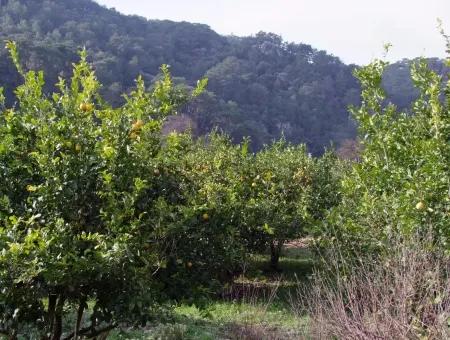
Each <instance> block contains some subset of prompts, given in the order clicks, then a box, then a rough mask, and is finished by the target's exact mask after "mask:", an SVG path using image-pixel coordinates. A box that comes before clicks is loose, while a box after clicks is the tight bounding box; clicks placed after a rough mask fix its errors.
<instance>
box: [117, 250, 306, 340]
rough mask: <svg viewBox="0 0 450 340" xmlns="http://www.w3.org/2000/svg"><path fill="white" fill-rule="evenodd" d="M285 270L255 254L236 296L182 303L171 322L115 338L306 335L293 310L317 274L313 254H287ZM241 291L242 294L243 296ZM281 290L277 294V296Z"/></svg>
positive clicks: (282, 264) (123, 332)
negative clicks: (295, 298)
mask: <svg viewBox="0 0 450 340" xmlns="http://www.w3.org/2000/svg"><path fill="white" fill-rule="evenodd" d="M283 255H284V256H283V257H281V258H280V271H279V272H273V271H271V270H270V267H269V264H268V256H265V255H254V256H253V257H252V258H251V261H250V265H249V267H248V269H247V270H246V272H245V274H244V275H242V276H240V277H239V278H237V279H236V282H235V285H234V286H235V287H234V288H233V289H235V290H237V291H238V293H237V294H236V296H234V297H233V296H232V297H229V298H228V299H223V300H220V299H219V300H212V301H210V302H209V303H207V304H206V305H205V304H204V303H202V304H199V306H197V305H195V304H191V305H188V304H179V305H177V306H174V308H173V309H172V310H171V317H170V321H167V320H161V321H159V322H155V323H154V324H152V325H149V326H147V327H146V328H143V329H139V330H135V329H126V328H125V329H121V330H116V331H115V332H114V333H112V334H111V336H110V338H111V339H114V340H115V339H167V340H171V339H174V340H175V339H200V340H209V339H289V338H300V337H302V336H303V335H304V334H305V329H306V327H307V317H303V318H301V317H298V316H297V315H295V313H294V312H293V310H292V308H291V306H290V303H289V302H290V297H292V296H295V290H296V288H297V286H298V284H301V283H302V282H303V281H304V280H307V278H308V276H309V275H310V274H311V272H312V267H313V264H314V262H313V260H312V255H311V253H310V252H309V251H308V250H307V249H304V248H294V249H292V248H291V249H286V250H285V252H284V254H283ZM239 290H242V291H239ZM275 291H276V294H274V292H275Z"/></svg>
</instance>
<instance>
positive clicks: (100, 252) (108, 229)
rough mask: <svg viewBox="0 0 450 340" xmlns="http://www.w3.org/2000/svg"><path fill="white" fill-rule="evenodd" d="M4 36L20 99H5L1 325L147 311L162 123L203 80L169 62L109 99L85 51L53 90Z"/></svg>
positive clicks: (59, 326) (156, 257)
mask: <svg viewBox="0 0 450 340" xmlns="http://www.w3.org/2000/svg"><path fill="white" fill-rule="evenodd" d="M7 47H8V48H9V50H10V53H11V57H12V60H13V62H14V64H15V65H16V68H17V69H18V71H19V73H20V75H21V76H22V77H23V84H22V85H20V86H19V87H18V88H17V89H16V91H15V94H16V98H17V104H16V105H15V106H13V107H10V108H7V107H5V106H4V105H3V104H0V105H1V110H2V113H1V114H0V249H1V252H0V286H1V290H0V332H1V333H3V334H6V335H8V336H9V337H10V338H16V337H18V336H19V332H20V331H21V332H22V334H23V332H25V333H30V334H31V330H28V331H24V330H26V329H27V328H26V327H32V328H33V332H37V333H38V334H39V337H41V338H43V339H60V338H61V337H62V335H63V333H64V334H65V336H66V337H74V338H76V337H77V336H79V337H80V336H83V337H95V336H97V335H99V334H101V333H102V332H106V331H108V330H109V329H111V328H113V327H115V326H116V325H117V323H118V322H120V321H132V320H140V321H143V320H145V317H146V308H145V307H146V306H148V304H149V303H151V301H152V300H153V299H154V297H155V294H157V293H155V292H157V289H155V285H156V284H155V283H154V280H153V279H152V277H153V276H152V275H153V273H154V272H155V271H156V270H157V269H158V268H159V267H160V265H161V263H162V262H163V259H162V258H161V257H162V256H163V255H162V254H161V253H160V252H159V251H158V247H157V246H155V245H154V241H155V239H156V238H155V230H156V226H157V220H158V219H157V218H156V217H155V216H153V215H152V214H150V213H149V212H151V211H152V207H153V206H154V205H155V204H156V203H155V202H156V200H157V199H156V198H157V196H158V194H157V193H155V190H156V189H155V188H157V186H156V185H155V182H156V181H157V180H158V178H157V177H158V176H157V174H156V173H155V172H154V169H155V168H154V164H155V162H156V159H157V155H158V153H159V152H160V150H161V147H162V144H163V142H162V140H161V127H162V124H163V121H164V119H165V117H166V116H168V115H169V114H173V113H175V111H176V109H177V107H179V105H181V104H182V103H184V102H185V101H186V100H187V99H188V98H189V97H190V96H194V95H196V94H198V93H200V92H201V90H202V88H203V87H204V86H205V82H204V81H202V82H200V83H199V86H198V87H197V88H196V89H194V91H193V92H192V93H191V94H188V93H186V91H182V90H179V89H176V88H175V87H174V86H173V84H172V80H171V77H170V74H169V71H168V68H167V67H165V66H163V67H162V68H161V71H162V77H161V78H160V80H159V81H157V82H156V84H154V86H153V88H152V90H151V91H147V90H146V87H145V85H144V82H143V81H142V79H138V80H137V82H136V89H135V90H134V91H133V92H132V93H131V94H130V95H128V96H125V104H124V105H123V106H121V107H119V108H112V107H110V106H109V105H107V104H106V103H105V102H104V101H103V100H102V98H101V97H100V95H99V88H100V84H99V82H98V80H97V78H96V76H95V73H94V72H93V71H92V69H91V68H90V66H89V64H88V62H87V60H86V53H85V52H84V51H82V52H81V60H80V62H78V63H77V64H75V65H74V68H73V75H72V77H71V78H70V79H69V80H64V79H60V81H59V83H58V84H57V88H58V91H57V92H56V93H54V94H53V95H51V96H47V95H46V94H45V93H44V91H43V86H44V75H43V73H42V72H35V71H30V72H25V71H24V70H23V68H22V66H21V64H20V60H19V55H18V52H17V48H16V45H15V44H14V43H13V42H9V43H8V45H7ZM0 99H3V96H1V98H0ZM2 103H3V101H2ZM88 304H89V305H90V306H91V313H90V320H89V324H83V322H84V319H83V314H84V311H85V310H86V309H87V307H88ZM68 312H71V313H73V314H74V315H75V317H74V320H75V321H74V324H73V325H70V330H67V329H63V326H64V325H63V322H62V321H63V318H64V317H65V314H66V313H68ZM30 325H31V326H30Z"/></svg>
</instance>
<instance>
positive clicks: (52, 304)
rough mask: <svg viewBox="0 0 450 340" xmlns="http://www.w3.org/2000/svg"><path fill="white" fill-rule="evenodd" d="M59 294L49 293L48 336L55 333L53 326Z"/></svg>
mask: <svg viewBox="0 0 450 340" xmlns="http://www.w3.org/2000/svg"><path fill="white" fill-rule="evenodd" d="M57 298H58V296H57V295H55V294H49V295H48V308H47V310H48V312H47V314H48V315H47V318H48V321H47V325H48V331H47V336H48V335H50V334H53V327H54V325H55V309H56V300H57Z"/></svg>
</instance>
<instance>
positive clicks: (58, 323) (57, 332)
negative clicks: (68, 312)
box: [52, 294, 65, 340]
mask: <svg viewBox="0 0 450 340" xmlns="http://www.w3.org/2000/svg"><path fill="white" fill-rule="evenodd" d="M64 303H65V298H64V295H62V294H61V295H60V296H59V299H58V303H57V305H56V310H55V318H54V319H55V325H54V331H53V335H52V340H60V339H61V336H62V314H63V308H64Z"/></svg>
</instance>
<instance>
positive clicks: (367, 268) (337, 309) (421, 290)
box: [297, 237, 450, 339]
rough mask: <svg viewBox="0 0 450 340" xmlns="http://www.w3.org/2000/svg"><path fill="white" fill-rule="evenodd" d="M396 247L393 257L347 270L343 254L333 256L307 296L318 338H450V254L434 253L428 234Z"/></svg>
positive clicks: (304, 296) (305, 306)
mask: <svg viewBox="0 0 450 340" xmlns="http://www.w3.org/2000/svg"><path fill="white" fill-rule="evenodd" d="M391 247H392V249H395V250H394V251H393V252H391V253H390V255H389V256H388V257H386V258H384V259H382V260H380V259H379V260H377V261H376V262H374V263H370V262H364V261H361V262H360V263H359V265H356V266H355V267H353V268H352V269H351V270H349V271H348V272H347V273H345V274H343V273H342V271H341V264H342V261H343V260H345V259H342V258H341V256H342V254H340V253H339V251H338V250H336V251H334V252H333V253H332V254H330V253H329V254H328V255H329V258H328V267H327V271H325V272H320V273H317V274H316V275H315V278H314V279H313V280H312V282H311V286H310V288H309V289H305V290H304V291H303V293H302V294H301V297H302V301H303V304H301V305H300V306H301V307H302V309H306V311H308V313H309V315H310V317H311V324H310V332H311V335H312V336H313V337H314V338H317V339H331V338H338V339H447V338H449V337H450V328H449V324H448V322H450V259H449V257H448V256H446V255H444V254H443V253H442V252H437V251H430V249H431V247H430V246H427V245H424V242H423V240H422V237H418V238H417V239H415V240H414V241H409V242H407V243H404V242H403V241H394V242H391ZM298 307H299V306H298V305H297V308H298ZM302 309H299V311H302Z"/></svg>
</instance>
